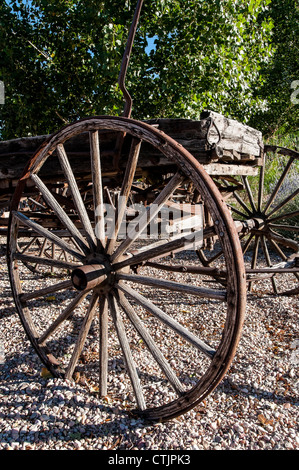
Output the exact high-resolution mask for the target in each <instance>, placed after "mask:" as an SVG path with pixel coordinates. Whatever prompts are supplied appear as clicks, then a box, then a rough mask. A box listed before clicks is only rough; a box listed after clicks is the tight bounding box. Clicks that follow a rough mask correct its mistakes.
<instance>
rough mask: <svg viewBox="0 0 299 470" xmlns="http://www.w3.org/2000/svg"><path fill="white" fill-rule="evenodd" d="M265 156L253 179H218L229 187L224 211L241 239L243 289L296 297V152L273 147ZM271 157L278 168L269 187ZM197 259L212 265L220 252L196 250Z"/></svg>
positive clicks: (298, 252)
mask: <svg viewBox="0 0 299 470" xmlns="http://www.w3.org/2000/svg"><path fill="white" fill-rule="evenodd" d="M265 151H266V154H265V164H264V165H263V166H262V167H261V168H260V169H259V175H258V177H257V178H256V177H251V179H250V178H249V177H247V176H243V177H241V179H240V181H235V182H234V183H232V182H231V181H229V180H226V181H225V180H224V183H225V184H226V188H227V189H228V190H229V189H230V188H233V185H234V184H235V189H234V188H233V189H232V190H231V191H232V192H231V194H232V198H231V199H229V202H228V206H229V207H230V209H231V212H232V215H233V217H234V219H235V223H236V227H237V229H238V230H239V233H240V239H241V240H242V250H243V254H244V259H245V267H246V273H247V282H248V289H249V290H250V291H253V287H254V286H255V288H256V289H259V286H260V288H262V291H263V293H264V292H269V291H270V292H271V293H274V294H282V295H294V294H298V293H299V189H298V171H299V153H298V152H296V151H294V150H291V149H286V148H282V147H277V146H265ZM276 153H277V154H278V155H279V160H277V159H276V160H275V161H279V166H278V168H277V167H275V168H274V169H273V168H272V173H274V172H275V175H274V177H272V181H270V182H269V178H266V176H267V172H268V171H270V170H271V164H272V167H273V154H276ZM266 183H267V187H265V184H266ZM222 184H223V180H222ZM239 188H241V189H239ZM199 256H200V258H201V259H202V261H203V263H204V264H205V265H206V266H212V265H213V262H214V260H219V258H221V256H222V250H221V248H219V247H217V245H216V246H215V249H214V251H211V253H210V254H208V253H207V251H205V250H204V249H201V250H200V251H199ZM266 283H267V285H268V287H267V288H266ZM261 286H262V287H261Z"/></svg>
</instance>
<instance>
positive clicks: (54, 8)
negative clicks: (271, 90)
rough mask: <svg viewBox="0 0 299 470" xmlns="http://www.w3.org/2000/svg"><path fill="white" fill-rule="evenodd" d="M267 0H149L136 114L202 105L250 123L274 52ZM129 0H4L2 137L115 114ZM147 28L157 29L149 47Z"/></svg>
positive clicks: (262, 103) (134, 76)
mask: <svg viewBox="0 0 299 470" xmlns="http://www.w3.org/2000/svg"><path fill="white" fill-rule="evenodd" d="M283 1H285V0H283ZM269 2H270V0H247V1H245V2H244V0H225V1H220V0H210V1H209V2H207V1H205V0H151V1H149V0H145V2H144V7H143V9H142V13H141V19H140V24H139V28H138V31H137V35H136V39H135V42H134V48H133V54H132V58H131V62H130V67H129V71H128V77H127V88H128V89H129V91H130V93H131V95H132V97H133V99H134V104H133V114H132V115H133V117H134V118H137V119H145V118H156V117H188V118H199V114H200V112H201V111H202V110H203V109H205V108H208V109H213V110H215V111H217V112H220V113H223V114H225V115H227V116H231V117H234V118H237V119H240V120H242V121H243V122H249V120H250V119H253V117H254V116H255V115H256V114H257V113H259V112H262V111H263V110H265V109H266V98H267V96H266V93H265V92H264V91H263V92H262V84H263V75H262V74H261V73H260V72H261V70H267V68H268V66H269V64H270V63H271V61H272V47H271V44H270V34H271V29H272V26H273V22H272V16H271V14H270V10H269ZM135 6H136V1H135V0H109V1H108V0H103V1H100V0H59V1H58V0H31V1H26V0H19V1H17V0H10V1H9V0H2V1H1V4H0V80H2V81H4V83H5V91H6V102H5V105H4V106H1V108H0V111H1V121H2V138H3V139H9V138H14V137H20V136H25V135H30V134H32V135H35V134H43V133H50V132H53V131H55V130H56V129H57V128H60V127H61V126H62V125H63V124H64V123H66V122H71V121H73V120H76V119H78V118H82V117H86V116H91V115H96V114H113V115H120V114H121V113H122V109H123V99H122V95H121V93H120V90H119V88H118V85H117V79H118V73H119V70H120V64H121V60H122V55H123V51H124V47H125V44H126V40H127V36H128V30H129V27H130V25H131V21H132V17H133V13H134V9H135ZM149 37H155V38H156V39H155V47H154V49H153V50H152V51H151V52H150V53H148V51H147V38H149ZM257 89H258V90H261V93H255V90H257Z"/></svg>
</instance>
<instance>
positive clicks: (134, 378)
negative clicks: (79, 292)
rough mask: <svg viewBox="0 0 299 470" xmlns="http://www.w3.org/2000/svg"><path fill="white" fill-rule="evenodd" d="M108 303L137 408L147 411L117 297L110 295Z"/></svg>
mask: <svg viewBox="0 0 299 470" xmlns="http://www.w3.org/2000/svg"><path fill="white" fill-rule="evenodd" d="M108 302H109V308H110V312H111V315H112V318H113V322H114V326H115V329H116V332H117V336H118V339H119V343H120V346H121V348H122V352H123V355H124V359H125V363H126V366H127V369H128V373H129V376H130V380H131V383H132V387H133V390H134V393H135V398H136V401H137V406H138V408H139V409H140V410H145V408H146V405H145V401H144V397H143V393H142V390H141V385H140V380H139V377H138V373H137V369H136V365H135V362H134V359H133V357H132V353H131V349H130V345H129V342H128V339H127V335H126V331H125V327H124V324H123V321H122V319H121V316H120V313H119V309H118V305H117V303H116V299H115V297H114V296H112V295H111V294H110V295H109V296H108Z"/></svg>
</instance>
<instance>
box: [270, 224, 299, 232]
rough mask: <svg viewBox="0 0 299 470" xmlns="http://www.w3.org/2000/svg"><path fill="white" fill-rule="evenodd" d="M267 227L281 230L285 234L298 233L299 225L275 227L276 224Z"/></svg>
mask: <svg viewBox="0 0 299 470" xmlns="http://www.w3.org/2000/svg"><path fill="white" fill-rule="evenodd" d="M269 227H270V228H272V229H275V230H283V231H286V232H299V225H298V226H296V225H276V224H269Z"/></svg>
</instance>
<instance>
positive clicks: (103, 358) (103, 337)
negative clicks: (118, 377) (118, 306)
mask: <svg viewBox="0 0 299 470" xmlns="http://www.w3.org/2000/svg"><path fill="white" fill-rule="evenodd" d="M99 315H100V386H99V391H100V396H101V397H105V396H106V395H107V375H108V301H107V298H106V297H105V296H101V297H100V312H99Z"/></svg>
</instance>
